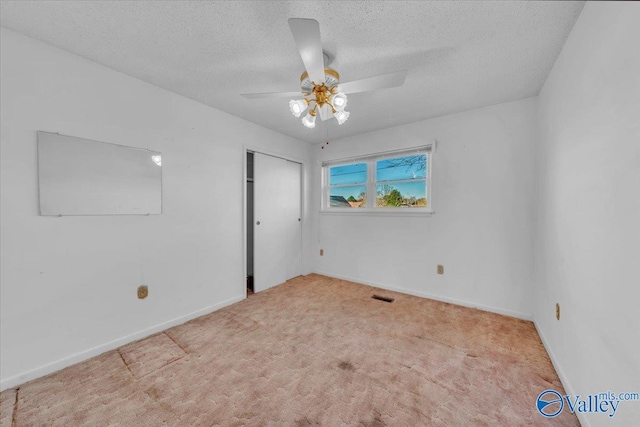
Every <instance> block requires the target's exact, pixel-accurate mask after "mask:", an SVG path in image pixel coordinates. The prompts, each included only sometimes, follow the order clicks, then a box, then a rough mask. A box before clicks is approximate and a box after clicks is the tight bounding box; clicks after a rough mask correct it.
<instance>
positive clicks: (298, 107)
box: [289, 99, 307, 117]
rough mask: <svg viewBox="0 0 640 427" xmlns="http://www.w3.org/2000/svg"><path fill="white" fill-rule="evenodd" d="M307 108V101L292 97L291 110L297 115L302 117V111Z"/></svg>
mask: <svg viewBox="0 0 640 427" xmlns="http://www.w3.org/2000/svg"><path fill="white" fill-rule="evenodd" d="M306 109H307V103H306V102H304V101H303V100H302V99H292V100H291V101H289V110H290V111H291V114H293V115H294V116H295V117H300V115H301V114H302V112H303V111H304V110H306Z"/></svg>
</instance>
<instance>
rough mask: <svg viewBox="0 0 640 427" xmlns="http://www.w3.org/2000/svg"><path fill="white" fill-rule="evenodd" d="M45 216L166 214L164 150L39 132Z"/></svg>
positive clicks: (41, 191) (41, 195)
mask: <svg viewBox="0 0 640 427" xmlns="http://www.w3.org/2000/svg"><path fill="white" fill-rule="evenodd" d="M38 186H39V201H40V215H54V216H62V215H149V214H153V215H156V214H161V213H162V156H161V153H160V152H158V151H151V150H147V149H144V148H134V147H126V146H123V145H117V144H109V143H105V142H99V141H92V140H90V139H83V138H77V137H73V136H67V135H60V134H57V133H50V132H43V131H39V132H38Z"/></svg>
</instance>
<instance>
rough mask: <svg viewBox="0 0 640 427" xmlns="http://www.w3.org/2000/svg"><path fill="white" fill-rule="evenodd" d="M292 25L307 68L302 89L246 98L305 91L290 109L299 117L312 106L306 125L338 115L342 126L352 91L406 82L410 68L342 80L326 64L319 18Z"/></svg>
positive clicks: (294, 94)
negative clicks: (348, 95) (348, 97)
mask: <svg viewBox="0 0 640 427" xmlns="http://www.w3.org/2000/svg"><path fill="white" fill-rule="evenodd" d="M289 28H291V33H292V34H293V39H294V40H295V42H296V45H297V47H298V50H299V51H300V57H301V58H302V63H303V64H304V68H305V69H306V71H305V72H304V73H303V74H302V76H301V77H300V87H301V91H300V92H271V93H245V94H242V96H244V97H245V98H249V99H256V98H279V97H287V98H288V97H299V96H300V95H301V94H302V99H292V100H291V101H289V109H290V110H291V113H292V114H293V115H294V116H295V117H300V116H301V115H302V113H304V112H305V111H306V110H307V109H309V111H308V112H307V115H306V116H304V117H303V118H302V124H303V125H304V126H306V127H308V128H309V129H313V128H314V127H315V126H316V116H318V115H319V116H320V119H321V120H322V121H325V120H328V119H330V118H331V117H335V119H336V120H337V121H338V124H339V125H341V124H343V123H344V122H345V121H346V120H347V119H348V118H349V114H350V113H349V112H348V111H345V107H346V106H347V94H349V93H358V92H366V91H370V90H377V89H386V88H391V87H397V86H402V85H403V84H404V81H405V78H406V77H407V70H403V71H398V72H395V73H390V74H382V75H379V76H374V77H368V78H365V79H360V80H353V81H350V82H347V83H340V74H338V72H337V71H336V70H334V69H332V68H328V67H325V60H326V58H327V57H328V56H327V55H326V54H324V53H323V51H322V43H321V42H320V24H319V23H318V21H316V20H315V19H303V18H291V19H289Z"/></svg>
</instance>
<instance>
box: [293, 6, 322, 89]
mask: <svg viewBox="0 0 640 427" xmlns="http://www.w3.org/2000/svg"><path fill="white" fill-rule="evenodd" d="M289 28H291V34H293V39H294V40H295V42H296V45H297V46H298V50H299V51H300V57H301V58H302V63H303V64H304V68H305V69H306V70H307V73H308V74H309V78H310V79H311V81H312V82H314V83H317V84H321V83H324V80H325V79H324V56H323V55H322V42H321V41H320V24H318V21H316V20H315V19H303V18H290V19H289Z"/></svg>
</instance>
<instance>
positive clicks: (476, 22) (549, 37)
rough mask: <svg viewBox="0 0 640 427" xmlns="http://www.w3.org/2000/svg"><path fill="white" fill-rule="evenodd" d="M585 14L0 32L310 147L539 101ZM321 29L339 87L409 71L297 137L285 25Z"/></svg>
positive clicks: (7, 10)
mask: <svg viewBox="0 0 640 427" xmlns="http://www.w3.org/2000/svg"><path fill="white" fill-rule="evenodd" d="M583 5H584V3H583V2H494V1H491V2H484V1H477V2H466V1H465V2H424V1H385V2H376V1H343V2H320V1H310V2H303V1H208V2H205V1H176V2H173V1H2V2H1V3H0V24H1V25H2V26H4V27H6V28H9V29H12V30H15V31H18V32H20V33H22V34H25V35H28V36H30V37H33V38H36V39H39V40H42V41H44V42H46V43H49V44H51V45H54V46H57V47H59V48H61V49H64V50H67V51H69V52H72V53H75V54H77V55H80V56H83V57H85V58H88V59H91V60H93V61H95V62H97V63H100V64H103V65H105V66H107V67H110V68H113V69H115V70H118V71H121V72H123V73H125V74H128V75H130V76H133V77H137V78H139V79H141V80H144V81H147V82H149V83H152V84H154V85H157V86H160V87H162V88H165V89H167V90H170V91H172V92H176V93H179V94H181V95H184V96H186V97H189V98H192V99H194V100H197V101H200V102H202V103H204V104H207V105H210V106H212V107H215V108H218V109H220V110H223V111H226V112H228V113H231V114H234V115H236V116H239V117H242V118H245V119H247V120H249V121H252V122H255V123H258V124H260V125H262V126H265V127H267V128H270V129H273V130H275V131H278V132H281V133H283V134H286V135H290V136H293V137H295V138H299V139H301V140H304V141H309V142H322V141H324V140H325V139H338V138H341V137H345V136H351V135H356V134H360V133H364V132H369V131H373V130H376V129H381V128H385V127H389V126H395V125H399V124H404V123H410V122H415V121H418V120H424V119H427V118H431V117H437V116H441V115H444V114H448V113H453V112H458V111H464V110H468V109H471V108H477V107H482V106H487V105H492V104H497V103H501V102H507V101H512V100H516V99H521V98H525V97H528V96H533V95H536V94H538V92H539V91H540V89H541V87H542V85H543V83H544V81H545V79H546V77H547V75H548V73H549V71H550V70H551V67H552V66H553V63H554V62H555V60H556V58H557V56H558V54H559V52H560V49H561V48H562V46H563V44H564V42H565V40H566V38H567V36H568V34H569V32H570V30H571V28H572V27H573V24H574V22H575V21H576V19H577V17H578V15H579V14H580V11H581V10H582V7H583ZM291 17H296V18H314V19H316V20H318V21H319V22H320V31H321V34H322V42H323V46H324V49H325V51H327V52H328V53H329V54H330V55H331V56H332V57H333V62H332V63H331V66H332V68H335V69H336V70H338V71H339V73H340V75H341V80H342V81H344V82H346V81H350V80H356V79H361V78H365V77H370V76H374V75H378V74H384V73H390V72H393V71H398V70H404V69H406V70H408V75H407V80H406V83H405V85H404V86H403V87H399V88H392V89H385V90H380V91H378V92H365V93H359V94H352V95H350V96H349V105H348V108H347V109H348V110H349V111H351V117H350V118H349V120H348V121H347V122H346V123H345V124H344V125H342V126H338V124H337V122H336V121H335V120H328V121H326V122H322V123H320V121H318V125H317V126H316V128H315V129H311V130H310V129H306V128H305V127H303V126H302V124H301V123H300V119H296V118H294V117H293V116H292V115H291V113H289V108H288V99H286V98H276V99H257V100H248V99H245V98H243V97H241V96H240V94H241V93H251V92H275V91H295V90H298V89H299V77H300V74H301V73H302V71H304V68H303V65H302V60H301V59H300V56H299V55H298V52H297V50H296V46H295V43H294V41H293V38H292V36H291V32H290V30H289V26H288V24H287V19H288V18H291Z"/></svg>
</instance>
